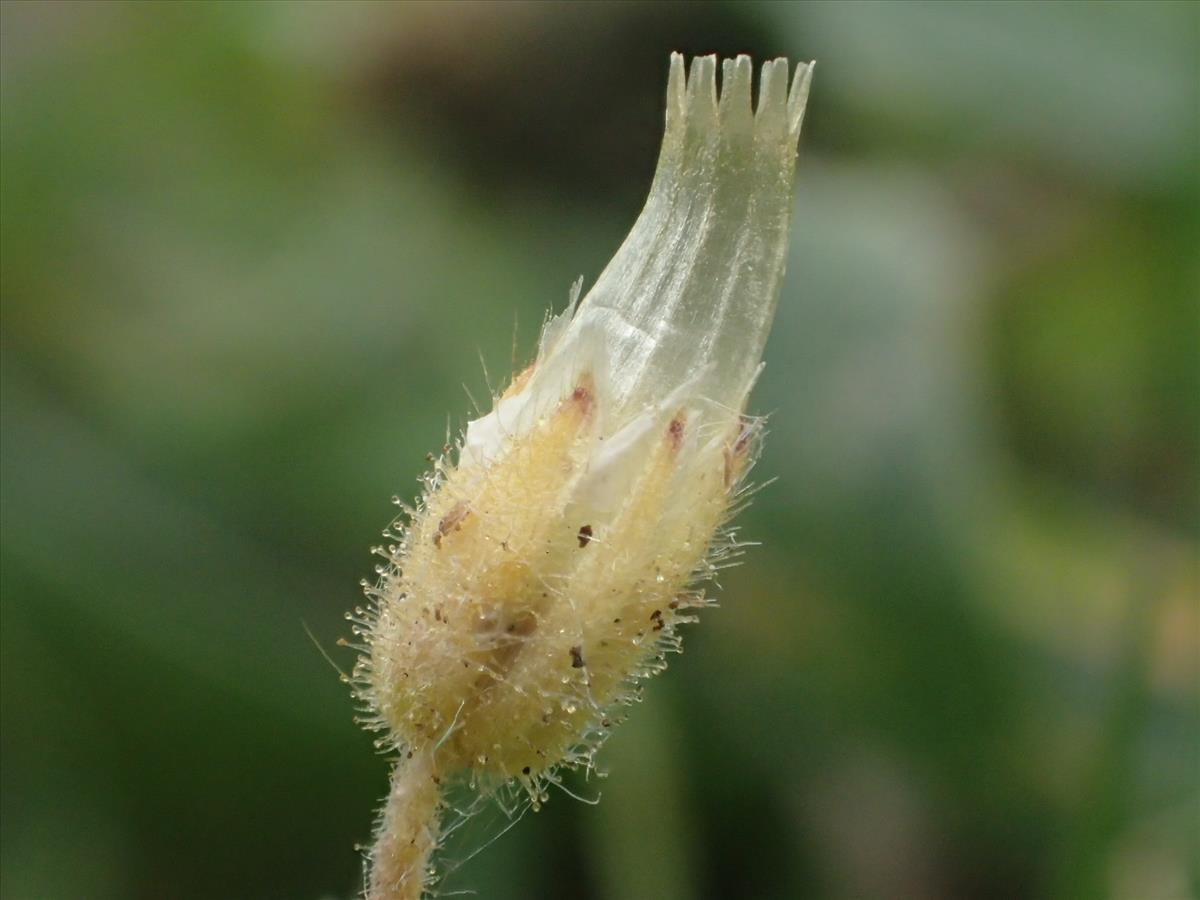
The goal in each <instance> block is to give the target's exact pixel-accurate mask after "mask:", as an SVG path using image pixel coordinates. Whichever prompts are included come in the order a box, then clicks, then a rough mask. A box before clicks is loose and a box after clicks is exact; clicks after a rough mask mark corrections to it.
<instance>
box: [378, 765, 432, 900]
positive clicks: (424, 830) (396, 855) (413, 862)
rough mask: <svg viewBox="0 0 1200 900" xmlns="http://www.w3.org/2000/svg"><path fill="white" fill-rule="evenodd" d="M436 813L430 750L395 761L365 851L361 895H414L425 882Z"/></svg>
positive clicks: (386, 899)
mask: <svg viewBox="0 0 1200 900" xmlns="http://www.w3.org/2000/svg"><path fill="white" fill-rule="evenodd" d="M440 813H441V789H440V788H439V781H438V776H437V771H436V769H435V768H434V765H433V757H432V754H429V753H422V754H419V755H417V756H414V757H412V758H411V759H406V760H401V761H400V762H398V763H396V767H395V768H394V769H392V784H391V789H390V790H389V791H388V796H387V801H386V802H385V803H384V806H383V810H382V812H381V813H380V816H379V822H378V824H377V826H376V830H375V845H374V846H373V847H372V848H371V852H370V877H369V881H368V885H367V900H420V898H421V897H422V895H423V894H424V892H425V890H426V888H427V887H429V884H430V864H431V863H430V857H431V856H432V855H433V851H434V850H435V849H436V848H437V843H438V834H439V821H438V820H439V817H440Z"/></svg>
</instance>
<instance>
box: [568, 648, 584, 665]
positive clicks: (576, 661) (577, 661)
mask: <svg viewBox="0 0 1200 900" xmlns="http://www.w3.org/2000/svg"><path fill="white" fill-rule="evenodd" d="M583 666H584V662H583V647H581V646H580V645H579V644H576V645H575V646H574V647H572V648H571V668H572V669H582V668H583Z"/></svg>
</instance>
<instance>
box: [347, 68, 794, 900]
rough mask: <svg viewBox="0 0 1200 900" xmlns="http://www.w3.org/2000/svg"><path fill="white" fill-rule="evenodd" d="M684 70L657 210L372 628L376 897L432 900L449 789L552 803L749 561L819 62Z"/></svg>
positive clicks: (362, 681)
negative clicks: (735, 527) (377, 757)
mask: <svg viewBox="0 0 1200 900" xmlns="http://www.w3.org/2000/svg"><path fill="white" fill-rule="evenodd" d="M716 64H717V61H716V58H715V57H711V56H710V57H699V58H695V59H693V60H692V63H691V70H690V74H689V75H688V76H687V77H686V78H685V75H684V65H683V58H682V57H681V56H680V55H679V54H674V55H672V57H671V68H670V78H669V82H668V87H667V113H666V130H665V136H664V138H663V145H662V150H661V154H660V158H659V162H658V167H657V170H656V172H655V176H654V182H653V185H652V187H651V190H650V195H649V198H648V199H647V201H646V206H645V208H644V210H643V212H642V214H641V215H640V217H639V218H638V220H637V222H636V223H635V225H634V227H633V229H632V231H631V232H630V234H629V236H628V238H626V240H625V242H624V244H623V245H622V246H621V248H620V249H619V250H618V252H617V254H616V256H615V257H614V258H613V260H612V261H611V262H610V263H609V264H608V266H607V267H606V268H605V270H604V272H603V273H602V274H601V276H600V278H599V279H598V280H597V282H596V284H595V286H594V287H593V288H592V290H591V291H590V292H589V293H588V295H587V296H586V297H585V298H584V299H583V300H582V302H577V301H578V294H579V286H578V285H576V287H575V289H574V291H573V292H572V296H571V302H570V305H569V307H568V309H567V310H566V312H564V313H563V314H561V315H559V316H557V317H555V318H552V319H551V320H550V321H548V322H547V324H546V326H545V328H544V329H543V333H542V337H541V340H540V344H539V348H538V354H537V358H536V360H535V361H534V363H533V364H532V365H531V366H530V367H529V368H527V369H526V370H525V371H523V372H521V373H520V374H519V375H517V376H516V377H515V378H514V379H513V381H512V383H511V385H510V386H509V387H508V389H507V390H506V391H505V392H504V393H503V394H502V395H501V396H500V397H498V398H497V399H496V402H495V404H494V407H493V409H492V411H491V412H490V413H488V414H487V415H485V416H483V417H482V418H480V419H477V420H475V421H473V422H471V423H470V424H469V425H468V427H467V430H466V435H465V437H464V439H463V441H462V442H461V445H460V447H459V448H458V453H457V461H456V462H453V461H451V459H450V458H449V457H444V458H443V459H441V460H439V461H438V462H437V463H436V464H435V467H434V469H433V472H432V473H431V475H430V476H429V477H428V479H427V491H426V493H425V495H424V497H423V498H422V500H421V501H420V503H419V504H418V506H417V507H416V508H415V509H413V510H411V511H410V514H409V515H408V516H407V517H406V521H402V522H397V523H395V524H394V525H393V527H392V529H391V530H390V531H389V532H388V534H389V536H390V537H391V538H392V539H393V540H394V543H393V544H392V545H391V546H390V547H389V548H387V549H386V550H383V551H381V552H382V555H383V556H384V558H385V560H386V562H385V565H384V566H383V567H382V570H381V572H382V574H381V578H380V581H379V583H378V584H377V585H375V586H371V587H369V588H368V589H367V594H368V597H369V599H370V601H371V602H370V605H369V608H368V609H366V610H361V611H359V614H358V615H357V616H356V617H354V618H355V622H356V629H355V630H356V632H357V633H358V634H359V635H361V637H362V639H363V644H362V646H361V648H360V649H361V651H362V656H361V659H360V661H359V663H358V665H357V667H356V669H355V676H354V677H355V682H356V690H357V695H358V696H359V698H360V699H361V700H362V701H363V702H364V709H365V712H366V715H367V716H368V719H367V724H368V727H372V728H374V729H376V730H378V731H380V732H381V733H382V737H381V746H384V747H387V748H389V749H394V750H396V751H398V752H399V754H400V759H399V761H398V762H397V765H396V770H395V773H394V775H393V788H392V793H391V796H390V797H389V801H388V803H387V804H386V805H385V808H384V811H383V814H382V816H381V819H380V822H379V831H378V834H377V843H376V846H375V848H374V849H373V850H372V852H371V859H370V862H371V868H372V872H371V878H370V887H369V891H368V893H369V896H370V897H371V898H373V900H383V898H409V897H419V896H420V894H421V891H422V890H423V889H425V888H427V887H428V886H429V884H430V883H431V882H430V879H431V874H430V873H431V870H430V868H429V866H430V860H429V854H430V853H431V852H432V850H433V849H434V848H435V847H436V844H437V841H438V812H439V809H438V804H439V803H440V800H439V796H440V795H439V791H438V787H437V786H438V785H439V784H440V783H441V779H443V778H445V777H448V776H452V775H457V774H460V773H467V775H468V777H469V778H470V779H471V780H472V783H474V784H478V785H479V786H480V788H481V789H482V790H493V789H499V788H501V787H503V786H506V785H514V784H515V785H520V786H522V787H523V788H524V789H525V791H527V792H528V795H529V797H530V799H531V802H532V803H533V804H534V806H535V807H536V806H537V805H538V804H540V802H541V801H542V800H543V799H544V797H545V789H546V785H547V784H548V783H551V782H554V781H555V780H556V778H557V776H556V774H555V772H556V770H558V769H559V768H560V767H562V766H573V765H580V764H585V765H586V764H590V762H591V759H592V756H593V754H594V752H595V750H596V748H597V747H598V746H599V744H600V743H601V742H602V740H603V738H604V736H605V734H606V733H607V732H608V730H609V729H610V728H611V727H612V725H613V723H614V722H615V721H617V720H618V719H619V717H620V716H619V710H620V708H621V707H622V704H627V703H629V702H631V701H632V700H634V699H635V697H636V694H635V685H636V684H637V682H638V681H639V680H641V679H644V678H645V677H647V676H649V675H651V674H654V673H655V672H658V671H659V670H661V669H662V668H663V667H664V665H665V664H664V662H663V654H664V652H666V651H670V650H676V649H678V647H679V633H678V628H679V626H680V625H681V624H683V623H685V622H690V621H693V620H694V618H695V611H696V610H697V609H699V608H700V607H703V606H704V605H705V603H706V600H705V598H704V594H703V592H702V590H701V588H700V586H699V584H698V582H702V581H703V580H704V579H705V578H707V577H708V576H710V575H711V574H712V573H713V572H714V571H715V570H716V569H717V568H719V567H720V565H721V564H722V562H724V561H726V560H727V559H728V557H729V556H730V555H731V554H733V553H735V552H736V549H737V546H738V545H737V543H736V541H735V540H734V539H733V537H732V536H731V534H729V533H728V532H722V530H721V529H722V524H723V523H724V522H725V521H726V519H727V518H728V516H729V515H730V511H731V506H733V505H735V504H736V498H737V497H738V495H739V485H740V484H741V482H742V478H743V476H744V474H745V472H746V470H747V469H748V468H749V466H750V464H751V463H752V461H753V457H754V452H755V449H756V445H757V439H758V436H759V430H760V429H759V421H757V420H754V419H750V418H747V417H745V416H744V415H742V410H743V409H744V406H745V403H746V398H747V395H748V393H749V391H750V389H751V387H752V385H753V382H754V380H755V378H756V376H757V373H758V371H759V368H760V358H761V355H762V349H763V344H764V343H765V341H766V337H767V332H768V330H769V328H770V324H771V320H772V317H773V315H774V310H775V304H776V301H777V299H778V294H779V286H780V282H781V279H782V277H783V265H784V254H785V248H786V244H787V231H788V223H789V219H790V213H791V205H792V177H793V168H794V163H795V155H796V144H797V140H798V136H799V130H800V122H801V118H802V115H803V112H804V106H805V101H806V98H807V93H808V84H809V77H810V75H811V66H805V65H801V66H798V67H797V69H796V72H795V76H794V78H793V79H792V82H791V87H790V90H789V87H788V82H787V69H788V66H787V62H786V61H785V60H782V59H780V60H774V61H772V62H768V63H766V64H765V65H764V66H763V67H762V70H761V73H762V74H761V79H760V84H759V99H758V106H757V109H756V110H754V109H752V108H751V78H752V74H753V73H752V67H751V63H750V60H749V58H748V57H745V56H739V57H738V58H737V59H735V60H726V61H725V62H724V64H723V73H722V96H721V97H720V99H719V100H718V97H717V84H716Z"/></svg>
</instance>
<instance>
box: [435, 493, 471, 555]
mask: <svg viewBox="0 0 1200 900" xmlns="http://www.w3.org/2000/svg"><path fill="white" fill-rule="evenodd" d="M470 514H471V506H470V504H469V503H467V501H466V500H459V501H458V502H457V503H455V504H454V506H452V507H450V512H448V513H446V514H445V515H444V516H442V520H441V521H440V522H438V527H437V533H436V534H434V536H433V546H435V547H438V548H439V549H440V548H441V546H442V538H443V537H445V536H446V535H447V534H449V533H450V532H451V531H458V529H460V528H462V523H463V520H464V519H465V518H466V517H467V516H469V515H470Z"/></svg>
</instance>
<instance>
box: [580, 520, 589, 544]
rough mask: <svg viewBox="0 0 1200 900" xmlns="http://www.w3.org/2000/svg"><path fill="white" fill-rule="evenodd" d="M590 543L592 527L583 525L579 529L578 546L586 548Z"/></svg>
mask: <svg viewBox="0 0 1200 900" xmlns="http://www.w3.org/2000/svg"><path fill="white" fill-rule="evenodd" d="M591 542H592V526H591V525H584V526H583V527H582V528H580V529H579V546H580V547H586V546H587V545H588V544H590V543H591Z"/></svg>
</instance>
